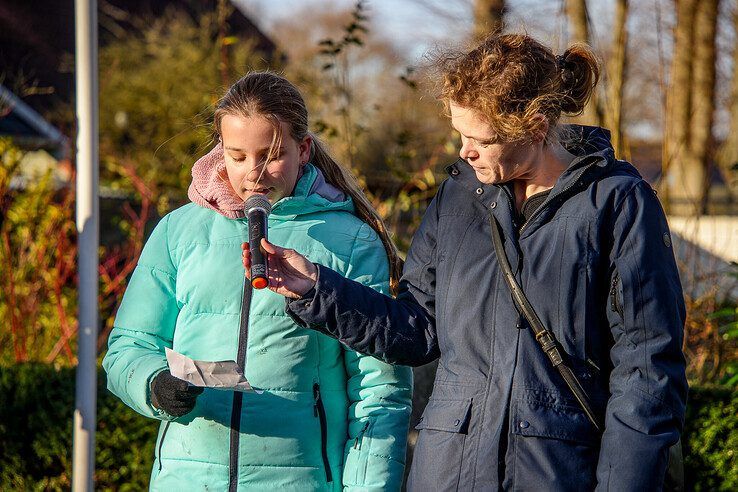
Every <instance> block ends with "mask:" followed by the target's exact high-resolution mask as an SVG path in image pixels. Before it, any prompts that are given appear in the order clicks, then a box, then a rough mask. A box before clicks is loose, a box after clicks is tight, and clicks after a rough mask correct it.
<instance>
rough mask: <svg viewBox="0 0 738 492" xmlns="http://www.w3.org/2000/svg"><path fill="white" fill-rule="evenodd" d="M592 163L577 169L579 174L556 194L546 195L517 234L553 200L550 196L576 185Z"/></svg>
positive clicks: (556, 195)
mask: <svg viewBox="0 0 738 492" xmlns="http://www.w3.org/2000/svg"><path fill="white" fill-rule="evenodd" d="M593 165H594V163H592V164H589V165H588V166H587V167H585V168H583V169H582V170H581V171H579V174H577V177H576V178H575V179H574V180H573V183H572V184H570V185H569V186H567V187H566V188H564V189H563V190H561V191H560V192H558V193H557V194H555V195H553V196H549V197H548V198H547V199H546V203H545V204H542V205H541V206H540V207H538V208H537V209H536V211H535V212H533V214H532V215H531V216H530V217H529V218H528V220H526V221H525V222H524V223H523V225H522V226H520V233H519V235H522V234H523V231H524V230H525V228H526V226H527V225H528V224H530V222H531V221H532V220H533V219H534V218H535V217H536V216H537V215H538V214H539V213H541V211H542V210H544V209H545V208H546V206H547V205H548V204H549V203H551V202H552V201H553V200H552V198H555V197H559V196H561V195H563V194H564V193H566V192H567V191H569V190H570V189H572V188H574V187H575V186H577V185H578V184H579V180H580V179H581V178H582V176H583V175H584V173H585V172H587V171H588V170H589V169H590V168H591V167H592V166H593ZM508 196H509V193H508Z"/></svg>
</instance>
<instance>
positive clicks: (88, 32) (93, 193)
mask: <svg viewBox="0 0 738 492" xmlns="http://www.w3.org/2000/svg"><path fill="white" fill-rule="evenodd" d="M74 5H75V7H74V10H75V19H76V26H75V28H76V43H75V44H76V49H75V60H76V68H75V74H76V75H75V76H76V80H77V90H76V98H77V197H76V198H77V234H78V236H77V237H78V248H79V249H78V258H77V264H78V266H79V291H78V293H79V332H78V355H77V384H76V391H75V401H76V407H75V410H74V448H73V449H74V457H73V462H72V463H73V470H72V490H74V491H75V492H91V491H92V490H93V479H92V477H93V472H94V470H95V425H96V422H97V411H96V404H97V324H98V316H99V315H98V305H97V291H98V288H97V281H98V277H97V267H98V257H97V248H98V244H99V206H98V179H99V178H98V176H99V173H98V162H99V161H98V118H97V109H98V108H97V0H75V3H74Z"/></svg>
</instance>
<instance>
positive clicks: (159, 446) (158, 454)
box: [156, 422, 171, 471]
mask: <svg viewBox="0 0 738 492" xmlns="http://www.w3.org/2000/svg"><path fill="white" fill-rule="evenodd" d="M170 424H171V422H167V423H165V424H164V430H162V432H161V437H160V438H159V442H158V443H157V445H156V449H157V451H156V459H157V461H159V471H161V467H162V465H161V449H162V448H163V447H164V438H165V437H166V436H167V431H168V430H169V425H170Z"/></svg>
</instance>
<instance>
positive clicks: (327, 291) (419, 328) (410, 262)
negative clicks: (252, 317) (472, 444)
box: [244, 200, 439, 366]
mask: <svg viewBox="0 0 738 492" xmlns="http://www.w3.org/2000/svg"><path fill="white" fill-rule="evenodd" d="M437 223H438V221H437V215H436V207H435V200H434V201H433V202H432V203H431V205H430V206H429V208H428V211H427V212H426V214H425V217H424V218H423V222H422V223H421V225H420V228H419V229H418V232H417V233H416V234H415V236H414V238H413V242H412V245H411V247H410V251H409V253H408V257H407V261H406V263H405V268H404V274H403V277H402V280H401V281H400V293H399V295H398V296H397V298H392V297H389V296H386V295H384V294H381V293H379V292H377V291H375V290H374V289H371V288H369V287H367V286H365V285H362V284H361V283H359V282H357V281H354V280H350V279H348V278H345V277H344V276H342V275H340V274H338V273H337V272H335V271H333V270H331V269H330V268H327V267H325V266H323V265H315V264H313V263H311V262H310V261H309V260H308V259H307V258H305V257H304V256H302V255H300V254H299V253H298V252H296V251H294V250H291V249H284V248H280V247H278V246H276V245H273V244H271V243H269V242H267V241H264V242H262V247H263V248H264V250H265V251H266V253H267V255H268V262H269V288H270V289H271V290H273V291H274V292H277V293H278V294H282V295H284V296H285V297H287V307H286V310H287V313H288V314H289V315H290V316H291V317H292V318H293V319H294V320H295V322H296V323H298V324H299V325H301V326H304V327H307V328H312V329H314V330H317V331H320V332H322V333H325V334H327V335H329V336H331V337H333V338H336V339H338V340H339V341H340V342H342V343H343V344H344V345H346V346H347V347H349V348H351V349H353V350H355V351H357V352H360V353H363V354H368V355H372V356H374V357H377V358H379V359H382V360H384V361H386V362H389V363H392V364H402V365H410V366H419V365H423V364H427V363H428V362H431V361H433V360H435V359H436V358H438V356H439V348H438V339H437V336H436V320H435V253H436V239H435V238H436V225H437ZM365 227H368V226H365ZM363 254H369V250H368V249H367V251H364V248H361V247H356V248H354V251H353V253H352V258H351V260H350V263H351V264H361V262H362V258H361V255H363ZM244 266H245V267H246V272H247V274H248V271H249V267H250V258H249V255H248V246H247V245H244Z"/></svg>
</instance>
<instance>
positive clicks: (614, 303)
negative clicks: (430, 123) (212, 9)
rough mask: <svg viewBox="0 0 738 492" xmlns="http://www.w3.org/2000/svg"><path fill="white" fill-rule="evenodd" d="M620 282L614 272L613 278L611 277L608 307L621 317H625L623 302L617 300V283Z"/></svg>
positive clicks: (618, 276)
mask: <svg viewBox="0 0 738 492" xmlns="http://www.w3.org/2000/svg"><path fill="white" fill-rule="evenodd" d="M619 283H620V275H619V274H618V272H615V278H613V279H612V284H611V285H610V309H612V310H613V311H615V312H616V313H618V314H619V315H620V317H621V318H623V319H624V318H625V316H624V315H623V304H622V303H621V302H618V284H619Z"/></svg>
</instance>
